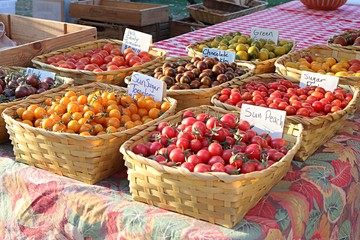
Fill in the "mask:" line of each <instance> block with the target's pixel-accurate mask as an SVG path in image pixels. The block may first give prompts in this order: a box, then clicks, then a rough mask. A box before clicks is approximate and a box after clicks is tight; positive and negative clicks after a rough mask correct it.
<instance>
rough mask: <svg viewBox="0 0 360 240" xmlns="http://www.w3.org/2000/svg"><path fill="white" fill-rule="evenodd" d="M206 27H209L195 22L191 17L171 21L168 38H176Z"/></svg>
mask: <svg viewBox="0 0 360 240" xmlns="http://www.w3.org/2000/svg"><path fill="white" fill-rule="evenodd" d="M208 26H211V25H209V24H206V23H203V22H200V21H197V20H195V19H193V18H191V17H188V18H182V19H178V20H172V21H171V22H170V36H171V37H176V36H179V35H181V34H184V33H188V32H192V31H195V30H198V29H201V28H205V27H208Z"/></svg>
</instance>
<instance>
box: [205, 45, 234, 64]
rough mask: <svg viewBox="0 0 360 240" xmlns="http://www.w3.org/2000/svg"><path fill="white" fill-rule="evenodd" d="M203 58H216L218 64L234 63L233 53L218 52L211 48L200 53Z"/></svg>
mask: <svg viewBox="0 0 360 240" xmlns="http://www.w3.org/2000/svg"><path fill="white" fill-rule="evenodd" d="M202 56H203V57H211V58H215V57H216V58H217V59H219V61H220V62H226V63H229V62H235V52H230V51H226V50H219V49H213V48H204V49H203V51H202Z"/></svg>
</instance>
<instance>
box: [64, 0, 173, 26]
mask: <svg viewBox="0 0 360 240" xmlns="http://www.w3.org/2000/svg"><path fill="white" fill-rule="evenodd" d="M69 15H70V17H73V18H81V19H88V20H92V21H99V22H111V23H118V24H128V25H131V26H147V25H151V24H155V23H163V22H168V21H169V7H168V5H159V4H148V3H135V2H119V1H114V0H85V1H81V2H74V3H70V7H69Z"/></svg>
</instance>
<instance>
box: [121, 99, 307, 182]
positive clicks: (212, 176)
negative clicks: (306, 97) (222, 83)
mask: <svg viewBox="0 0 360 240" xmlns="http://www.w3.org/2000/svg"><path fill="white" fill-rule="evenodd" d="M199 109H200V110H202V109H206V110H208V109H210V110H213V111H214V112H217V113H229V111H227V110H225V109H222V108H220V107H216V106H210V105H202V106H199V107H192V108H187V109H184V110H181V111H179V112H177V113H176V114H175V115H173V116H170V117H167V118H165V119H163V121H167V122H169V121H171V120H175V119H177V118H181V115H182V114H183V112H185V111H188V110H194V111H196V110H199ZM230 112H232V113H237V114H239V112H237V111H230ZM292 125H296V126H298V128H299V130H300V132H302V130H303V126H302V125H301V124H292ZM156 127H157V125H155V126H151V127H149V128H147V129H145V130H143V131H141V132H140V133H139V134H137V135H135V136H132V137H131V138H130V139H129V140H127V141H125V142H124V144H122V145H121V147H120V152H121V153H122V154H123V155H124V159H125V164H126V163H127V162H129V161H128V160H127V157H131V158H132V156H135V157H136V158H137V159H139V160H140V163H142V164H146V165H147V166H151V167H153V168H154V169H156V170H157V171H159V172H160V173H165V174H171V175H183V176H186V177H191V178H193V179H198V180H215V181H224V182H235V181H241V180H245V179H246V180H249V179H259V178H261V177H262V176H264V175H268V174H270V173H272V172H275V171H277V170H278V168H279V167H281V166H283V165H284V164H285V163H286V162H291V161H292V159H293V157H294V156H295V154H296V152H297V151H298V150H299V148H300V145H301V139H302V135H301V134H299V136H297V141H296V143H295V145H294V146H292V148H291V149H290V150H289V152H288V153H287V154H286V155H285V156H284V157H283V158H281V159H280V160H279V161H277V162H275V163H274V164H273V165H271V166H270V167H268V168H266V169H264V170H262V171H257V172H251V173H246V174H239V175H229V174H227V173H221V172H220V173H219V172H206V173H196V172H190V171H189V170H187V169H182V168H173V167H168V166H165V165H161V164H160V163H158V162H156V161H154V160H151V159H149V158H146V157H143V156H141V155H136V154H134V153H133V152H132V151H131V150H130V149H128V148H129V146H131V145H132V144H133V143H134V142H136V141H138V140H139V139H141V138H143V136H142V133H146V132H148V133H147V134H146V136H148V135H150V134H151V131H152V130H155V129H156ZM134 161H136V160H134Z"/></svg>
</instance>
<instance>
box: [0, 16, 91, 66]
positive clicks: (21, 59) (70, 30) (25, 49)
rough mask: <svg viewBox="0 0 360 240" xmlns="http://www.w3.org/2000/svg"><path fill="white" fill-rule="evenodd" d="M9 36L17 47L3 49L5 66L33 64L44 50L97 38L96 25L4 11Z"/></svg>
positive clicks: (0, 60) (1, 59) (2, 19)
mask: <svg viewBox="0 0 360 240" xmlns="http://www.w3.org/2000/svg"><path fill="white" fill-rule="evenodd" d="M0 22H3V23H4V24H5V29H6V35H7V36H8V37H10V38H11V39H12V40H13V41H15V42H16V43H17V46H16V47H12V48H6V49H2V50H0V56H1V57H0V65H2V66H22V67H30V66H32V62H31V59H33V58H34V57H36V56H38V55H42V54H44V53H48V52H52V51H55V50H57V49H60V48H66V47H70V46H72V45H75V44H79V43H83V42H88V41H93V40H96V28H95V27H90V26H83V25H78V24H72V23H64V22H58V21H52V20H44V19H39V18H32V17H25V16H19V15H11V14H0Z"/></svg>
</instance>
